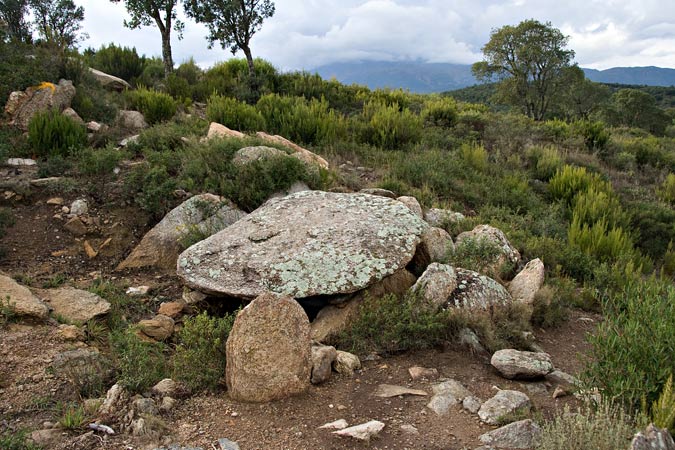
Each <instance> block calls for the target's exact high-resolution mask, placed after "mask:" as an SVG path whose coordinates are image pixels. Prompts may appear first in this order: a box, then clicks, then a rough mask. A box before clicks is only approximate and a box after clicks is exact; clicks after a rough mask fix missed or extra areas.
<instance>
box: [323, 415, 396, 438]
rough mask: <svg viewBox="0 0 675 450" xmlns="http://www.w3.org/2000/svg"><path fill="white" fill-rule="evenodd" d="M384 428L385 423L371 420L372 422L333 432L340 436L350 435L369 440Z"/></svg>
mask: <svg viewBox="0 0 675 450" xmlns="http://www.w3.org/2000/svg"><path fill="white" fill-rule="evenodd" d="M383 429H384V424H383V423H382V422H380V421H377V420H371V421H370V422H367V423H363V424H361V425H356V426H353V427H350V428H345V429H344V430H338V431H333V434H337V435H339V436H348V437H351V438H354V439H358V440H360V441H369V440H370V438H372V437H373V436H376V435H378V434H379V433H380V431H382V430H383Z"/></svg>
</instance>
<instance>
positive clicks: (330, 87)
mask: <svg viewBox="0 0 675 450" xmlns="http://www.w3.org/2000/svg"><path fill="white" fill-rule="evenodd" d="M257 72H259V71H257ZM278 78H279V88H278V89H279V92H280V93H282V95H286V96H289V97H305V98H307V99H311V98H314V99H317V100H321V99H322V98H325V99H326V100H327V101H328V104H329V105H330V107H331V108H333V109H335V110H336V111H340V112H341V113H343V114H346V115H353V114H357V113H358V112H360V111H361V108H362V107H363V100H362V99H361V98H359V92H361V91H363V90H365V89H367V88H364V87H361V86H358V85H351V86H345V85H344V84H342V83H340V82H339V81H337V80H336V79H331V80H324V79H322V78H321V76H319V75H318V74H315V73H314V74H312V73H308V72H288V73H282V74H280V75H279V77H278Z"/></svg>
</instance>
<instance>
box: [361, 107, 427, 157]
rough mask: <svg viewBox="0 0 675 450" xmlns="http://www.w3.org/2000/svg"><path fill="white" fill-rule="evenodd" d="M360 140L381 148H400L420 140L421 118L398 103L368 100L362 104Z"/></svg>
mask: <svg viewBox="0 0 675 450" xmlns="http://www.w3.org/2000/svg"><path fill="white" fill-rule="evenodd" d="M362 118H363V120H364V122H365V124H366V126H365V127H364V128H363V129H362V131H361V133H362V136H361V138H362V140H363V142H366V143H368V144H372V145H375V146H377V147H380V148H382V149H386V150H391V149H400V148H403V147H405V146H406V145H409V144H414V143H417V142H419V141H420V139H421V137H422V119H421V118H420V116H418V115H416V114H414V113H413V112H411V111H410V110H409V109H401V108H400V107H399V105H398V103H394V104H391V105H387V104H386V103H384V102H380V101H372V100H371V101H368V102H367V103H366V104H365V105H364V106H363V115H362Z"/></svg>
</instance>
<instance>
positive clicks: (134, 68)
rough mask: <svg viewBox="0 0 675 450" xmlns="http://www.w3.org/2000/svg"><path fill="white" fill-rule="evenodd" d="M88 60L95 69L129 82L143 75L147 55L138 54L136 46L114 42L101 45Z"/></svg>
mask: <svg viewBox="0 0 675 450" xmlns="http://www.w3.org/2000/svg"><path fill="white" fill-rule="evenodd" d="M88 60H89V65H90V66H91V67H93V68H94V69H98V70H100V71H102V72H105V73H107V74H110V75H113V76H116V77H118V78H121V79H123V80H125V81H128V82H131V81H132V80H134V79H135V78H137V77H139V76H141V74H142V73H143V69H144V66H145V57H142V56H138V53H137V52H136V48H135V47H134V48H129V47H121V46H120V47H118V46H116V45H115V44H112V43H111V44H108V45H107V46H106V45H103V46H101V48H100V49H98V50H97V51H96V52H94V53H93V54H92V55H91V56H89V58H88Z"/></svg>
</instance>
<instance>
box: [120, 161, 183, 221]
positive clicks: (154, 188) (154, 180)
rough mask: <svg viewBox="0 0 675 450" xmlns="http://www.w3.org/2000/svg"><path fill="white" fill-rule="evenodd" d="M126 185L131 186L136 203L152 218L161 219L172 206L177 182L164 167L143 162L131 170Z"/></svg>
mask: <svg viewBox="0 0 675 450" xmlns="http://www.w3.org/2000/svg"><path fill="white" fill-rule="evenodd" d="M127 185H128V186H130V187H132V188H133V197H134V201H135V202H136V204H137V205H138V206H140V207H141V208H142V209H143V210H145V211H147V212H148V213H150V214H151V215H152V216H153V217H154V218H156V219H161V218H162V217H164V215H165V214H166V213H167V212H168V211H169V210H170V209H171V207H172V206H173V203H174V201H173V200H172V197H173V191H175V190H176V188H177V186H178V183H177V180H176V179H175V178H174V177H173V176H171V175H169V173H168V172H167V170H166V168H165V167H162V166H153V167H149V165H146V164H144V165H139V166H137V167H135V168H134V169H133V170H132V171H131V173H130V174H129V176H128V178H127Z"/></svg>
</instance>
